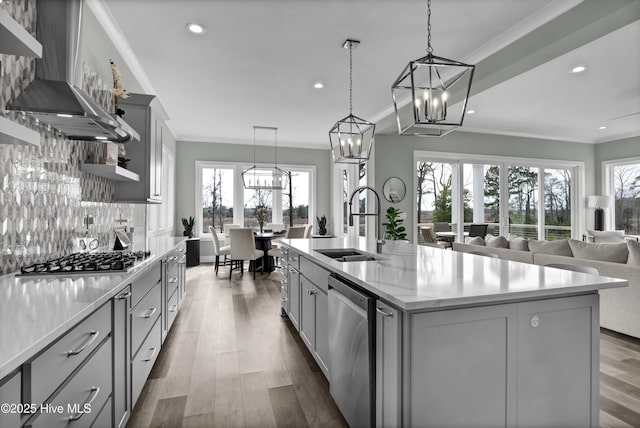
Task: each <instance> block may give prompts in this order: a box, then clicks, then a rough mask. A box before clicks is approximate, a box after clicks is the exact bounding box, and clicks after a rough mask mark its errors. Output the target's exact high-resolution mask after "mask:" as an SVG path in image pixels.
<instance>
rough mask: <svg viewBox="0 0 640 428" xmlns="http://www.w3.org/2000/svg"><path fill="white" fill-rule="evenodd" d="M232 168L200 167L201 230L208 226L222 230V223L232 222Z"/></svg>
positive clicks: (205, 231) (204, 230)
mask: <svg viewBox="0 0 640 428" xmlns="http://www.w3.org/2000/svg"><path fill="white" fill-rule="evenodd" d="M233 176H234V170H233V168H203V169H202V206H201V210H202V214H201V215H202V221H201V222H200V224H201V225H202V232H203V233H208V232H209V226H214V228H215V229H216V230H217V231H219V232H222V231H223V227H224V224H230V223H233V193H234V192H233V189H234V187H233V185H234V179H233V178H234V177H233Z"/></svg>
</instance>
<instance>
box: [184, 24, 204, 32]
mask: <svg viewBox="0 0 640 428" xmlns="http://www.w3.org/2000/svg"><path fill="white" fill-rule="evenodd" d="M187 30H189V31H190V32H192V33H193V34H204V33H206V32H207V29H206V28H204V27H203V26H202V25H200V24H194V23H190V24H187Z"/></svg>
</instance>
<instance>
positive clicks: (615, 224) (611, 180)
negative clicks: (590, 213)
mask: <svg viewBox="0 0 640 428" xmlns="http://www.w3.org/2000/svg"><path fill="white" fill-rule="evenodd" d="M604 165H605V174H604V178H605V185H604V187H603V189H604V191H603V193H604V194H609V195H613V197H614V203H613V207H611V208H612V209H611V211H612V213H611V214H612V215H607V216H606V217H605V220H606V221H607V223H608V225H607V227H606V228H607V229H611V228H615V230H623V229H624V231H625V234H628V235H638V234H640V159H639V158H634V159H627V160H625V161H611V162H605V164H604Z"/></svg>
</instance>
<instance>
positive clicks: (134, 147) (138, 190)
mask: <svg viewBox="0 0 640 428" xmlns="http://www.w3.org/2000/svg"><path fill="white" fill-rule="evenodd" d="M119 106H120V108H122V109H123V110H124V111H125V118H126V121H127V123H129V124H130V125H131V126H132V127H133V128H134V129H135V130H136V131H137V132H138V133H139V134H140V143H135V142H131V143H127V144H125V148H126V157H127V158H129V159H131V161H130V162H129V165H128V167H127V168H128V169H129V170H131V171H133V172H135V173H137V174H138V175H140V181H138V182H116V200H117V201H122V202H134V203H162V191H163V189H162V138H163V134H164V133H165V132H168V131H166V130H165V124H164V122H165V121H166V120H167V119H168V116H167V114H166V112H165V111H164V109H163V108H162V105H161V104H160V101H159V100H158V98H157V97H156V96H155V95H145V94H130V96H129V98H127V99H121V100H120V101H119Z"/></svg>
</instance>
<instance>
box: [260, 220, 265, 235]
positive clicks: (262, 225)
mask: <svg viewBox="0 0 640 428" xmlns="http://www.w3.org/2000/svg"><path fill="white" fill-rule="evenodd" d="M263 227H264V223H263V222H260V233H262V229H263Z"/></svg>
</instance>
